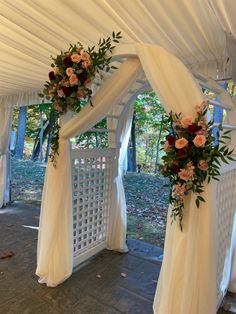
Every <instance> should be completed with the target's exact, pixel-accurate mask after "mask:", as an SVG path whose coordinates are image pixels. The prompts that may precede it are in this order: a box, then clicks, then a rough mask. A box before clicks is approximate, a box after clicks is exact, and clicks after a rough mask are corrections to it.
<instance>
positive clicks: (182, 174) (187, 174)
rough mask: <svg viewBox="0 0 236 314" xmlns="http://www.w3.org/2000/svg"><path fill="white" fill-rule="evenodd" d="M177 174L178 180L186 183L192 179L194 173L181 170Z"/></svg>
mask: <svg viewBox="0 0 236 314" xmlns="http://www.w3.org/2000/svg"><path fill="white" fill-rule="evenodd" d="M178 174H179V177H180V179H182V180H184V181H188V180H192V179H193V176H194V171H193V170H188V169H181V170H180V172H179V173H178Z"/></svg>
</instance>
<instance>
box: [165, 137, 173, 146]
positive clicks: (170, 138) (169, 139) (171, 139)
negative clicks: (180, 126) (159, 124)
mask: <svg viewBox="0 0 236 314" xmlns="http://www.w3.org/2000/svg"><path fill="white" fill-rule="evenodd" d="M166 140H167V141H168V143H169V144H170V145H174V144H175V138H174V136H173V135H168V136H167V137H166Z"/></svg>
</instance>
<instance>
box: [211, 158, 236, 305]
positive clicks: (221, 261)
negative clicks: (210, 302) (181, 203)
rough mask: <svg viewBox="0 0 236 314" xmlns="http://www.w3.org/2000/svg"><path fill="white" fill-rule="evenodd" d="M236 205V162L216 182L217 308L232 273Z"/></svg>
mask: <svg viewBox="0 0 236 314" xmlns="http://www.w3.org/2000/svg"><path fill="white" fill-rule="evenodd" d="M235 206H236V163H235V162H233V163H231V164H230V165H225V166H224V167H223V168H222V169H221V178H220V181H219V182H217V184H216V217H217V219H216V221H217V224H216V237H217V238H216V244H217V269H216V271H217V274H216V275H217V277H216V279H217V308H219V306H220V304H221V302H222V300H223V297H224V295H225V294H226V292H227V287H228V284H229V274H230V262H231V256H230V246H231V243H232V227H233V222H234V214H235Z"/></svg>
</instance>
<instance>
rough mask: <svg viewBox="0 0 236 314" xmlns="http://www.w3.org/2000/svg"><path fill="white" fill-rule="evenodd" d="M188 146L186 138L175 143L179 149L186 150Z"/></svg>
mask: <svg viewBox="0 0 236 314" xmlns="http://www.w3.org/2000/svg"><path fill="white" fill-rule="evenodd" d="M187 145H188V141H187V140H186V138H184V137H181V138H179V139H178V140H177V141H176V142H175V147H176V148H178V149H181V148H184V147H185V146H187Z"/></svg>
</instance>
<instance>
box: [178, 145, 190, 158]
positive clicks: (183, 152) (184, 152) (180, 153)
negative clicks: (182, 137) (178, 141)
mask: <svg viewBox="0 0 236 314" xmlns="http://www.w3.org/2000/svg"><path fill="white" fill-rule="evenodd" d="M188 151H189V149H188V147H184V148H181V149H177V156H178V157H179V158H185V157H187V156H188Z"/></svg>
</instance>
